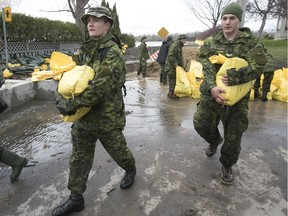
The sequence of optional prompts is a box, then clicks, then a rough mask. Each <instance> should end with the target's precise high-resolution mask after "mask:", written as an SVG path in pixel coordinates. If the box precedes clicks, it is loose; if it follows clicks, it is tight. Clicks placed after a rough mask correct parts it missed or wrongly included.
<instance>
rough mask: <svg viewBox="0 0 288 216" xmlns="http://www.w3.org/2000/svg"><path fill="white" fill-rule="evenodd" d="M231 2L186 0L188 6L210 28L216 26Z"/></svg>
mask: <svg viewBox="0 0 288 216" xmlns="http://www.w3.org/2000/svg"><path fill="white" fill-rule="evenodd" d="M230 2H231V0H202V1H199V0H185V3H186V6H187V7H188V8H189V9H190V10H191V11H192V12H193V14H194V15H195V16H196V18H197V19H198V20H199V21H200V22H202V23H203V24H204V25H206V26H207V27H208V29H214V28H216V26H217V23H218V20H219V18H220V16H221V12H222V10H223V8H224V7H225V6H226V5H227V4H229V3H230Z"/></svg>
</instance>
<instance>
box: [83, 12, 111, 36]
mask: <svg viewBox="0 0 288 216" xmlns="http://www.w3.org/2000/svg"><path fill="white" fill-rule="evenodd" d="M110 25H111V24H110V23H109V22H106V23H105V20H104V19H103V18H102V17H100V18H97V17H94V16H88V18H87V29H88V33H89V36H90V37H92V38H98V37H101V36H102V35H106V34H107V32H108V30H109V28H110Z"/></svg>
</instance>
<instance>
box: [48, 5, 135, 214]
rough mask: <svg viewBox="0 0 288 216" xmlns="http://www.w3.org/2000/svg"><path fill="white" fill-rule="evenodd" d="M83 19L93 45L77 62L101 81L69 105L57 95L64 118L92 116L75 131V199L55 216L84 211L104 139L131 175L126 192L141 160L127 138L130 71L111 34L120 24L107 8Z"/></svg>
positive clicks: (126, 180)
mask: <svg viewBox="0 0 288 216" xmlns="http://www.w3.org/2000/svg"><path fill="white" fill-rule="evenodd" d="M81 19H82V21H83V23H84V24H85V25H86V26H87V30H88V33H89V36H90V39H88V40H87V41H85V42H84V43H83V44H82V46H81V49H80V53H79V55H78V56H74V57H73V59H74V60H75V61H76V63H77V64H84V65H89V66H90V67H92V68H93V69H94V71H95V76H94V78H93V80H91V81H90V82H89V85H88V87H87V89H86V90H85V91H84V92H83V93H82V94H81V95H80V96H77V97H74V98H73V99H70V100H65V99H64V98H63V97H62V96H61V95H60V94H59V93H57V95H56V107H57V108H58V110H59V112H60V113H61V114H63V115H73V114H74V113H75V112H76V110H77V109H79V108H80V107H91V110H90V111H89V113H88V114H87V115H85V116H84V117H82V118H81V119H79V120H78V121H77V122H76V123H75V124H74V125H73V126H72V131H71V135H72V143H73V149H72V155H71V158H70V173H69V181H68V189H69V190H70V191H71V195H70V197H69V199H68V200H67V201H66V202H65V203H64V204H63V205H60V206H58V207H57V208H55V209H54V210H53V212H52V215H53V216H56V215H57V216H59V215H68V214H71V213H72V212H77V211H82V210H83V209H84V198H83V196H82V194H83V193H84V192H85V190H86V183H87V180H88V176H89V172H90V170H91V168H92V165H93V158H94V151H95V144H96V141H97V140H98V139H99V140H100V142H101V144H102V145H103V147H104V148H105V150H106V151H107V152H108V153H109V155H110V156H111V157H112V158H113V159H114V161H115V162H116V163H117V164H118V165H119V166H120V167H121V168H123V169H124V170H125V171H126V172H125V175H124V178H123V179H122V181H121V183H120V188H121V189H127V188H129V187H130V186H132V184H133V182H134V176H135V174H136V167H135V159H134V157H133V155H132V153H131V151H130V150H129V149H128V147H127V143H126V140H125V137H124V134H123V132H122V131H123V129H124V126H125V121H126V119H125V109H124V102H123V94H122V87H123V85H124V83H125V75H126V66H125V61H124V57H123V54H122V52H121V49H120V48H119V47H118V45H117V43H116V42H115V41H116V38H115V36H114V35H113V34H112V33H111V32H110V28H111V26H112V25H113V22H114V19H113V18H112V15H111V11H110V10H109V9H108V8H106V7H102V6H98V7H93V8H90V9H89V10H88V12H87V13H86V14H85V15H83V16H82V17H81ZM103 53H105V56H104V58H103ZM101 56H102V58H103V59H102V60H101V59H100V58H101Z"/></svg>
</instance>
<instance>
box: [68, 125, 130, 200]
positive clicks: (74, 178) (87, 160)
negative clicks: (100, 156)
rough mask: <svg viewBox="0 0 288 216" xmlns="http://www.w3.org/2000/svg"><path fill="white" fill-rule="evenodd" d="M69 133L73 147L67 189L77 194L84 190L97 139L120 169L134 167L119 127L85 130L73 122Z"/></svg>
mask: <svg viewBox="0 0 288 216" xmlns="http://www.w3.org/2000/svg"><path fill="white" fill-rule="evenodd" d="M71 134H72V142H73V149H72V155H71V157H70V173H69V181H68V189H69V190H71V191H73V192H76V193H78V194H82V193H84V192H85V190H86V183H87V180H88V176H89V173H90V170H91V168H92V165H93V159H94V152H95V147H96V141H97V140H98V139H99V141H100V142H101V144H102V145H103V147H104V148H105V150H106V151H107V152H108V154H109V155H110V156H111V157H112V158H113V160H114V161H115V162H116V163H117V164H118V165H119V166H120V167H121V168H122V169H124V170H129V169H133V168H134V167H135V159H134V157H133V155H132V153H131V151H130V150H129V149H128V147H127V143H126V140H125V137H124V134H123V132H122V130H121V129H115V130H112V131H109V132H99V131H95V130H85V129H83V128H80V127H77V125H76V124H74V126H73V127H72V131H71Z"/></svg>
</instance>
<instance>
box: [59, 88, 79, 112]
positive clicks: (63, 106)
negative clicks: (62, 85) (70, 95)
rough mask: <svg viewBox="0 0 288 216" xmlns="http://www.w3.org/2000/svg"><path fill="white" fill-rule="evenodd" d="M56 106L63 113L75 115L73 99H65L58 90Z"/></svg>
mask: <svg viewBox="0 0 288 216" xmlns="http://www.w3.org/2000/svg"><path fill="white" fill-rule="evenodd" d="M56 108H57V109H58V111H59V112H60V114H62V115H64V116H65V115H69V116H70V115H74V114H75V113H76V109H75V108H74V106H73V105H72V103H71V100H67V99H65V98H64V97H63V96H61V95H60V94H59V93H58V92H57V94H56Z"/></svg>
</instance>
